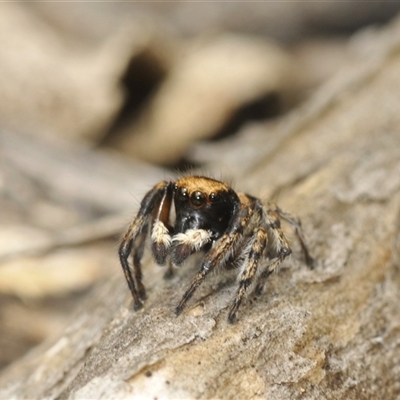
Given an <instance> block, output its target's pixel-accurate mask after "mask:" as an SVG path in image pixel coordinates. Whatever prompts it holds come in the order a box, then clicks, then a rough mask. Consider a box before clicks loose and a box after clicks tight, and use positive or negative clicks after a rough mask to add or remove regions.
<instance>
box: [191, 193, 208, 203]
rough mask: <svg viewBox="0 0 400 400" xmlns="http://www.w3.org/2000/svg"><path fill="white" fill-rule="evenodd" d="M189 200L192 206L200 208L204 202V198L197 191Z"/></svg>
mask: <svg viewBox="0 0 400 400" xmlns="http://www.w3.org/2000/svg"><path fill="white" fill-rule="evenodd" d="M190 200H191V202H192V204H193V205H195V206H197V207H200V206H202V205H203V204H204V203H205V202H206V196H204V194H203V193H201V192H199V191H198V190H197V191H196V192H193V193H192V195H191V196H190Z"/></svg>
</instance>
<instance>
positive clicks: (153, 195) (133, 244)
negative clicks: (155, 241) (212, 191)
mask: <svg viewBox="0 0 400 400" xmlns="http://www.w3.org/2000/svg"><path fill="white" fill-rule="evenodd" d="M167 185H168V183H167V182H160V183H159V184H157V185H156V186H154V188H153V189H151V190H150V191H149V192H147V194H146V195H145V197H144V198H143V200H142V202H141V204H140V209H139V211H138V213H137V215H136V217H135V219H134V220H133V221H132V222H131V224H130V225H129V227H128V229H127V231H126V233H125V235H124V236H123V238H122V241H121V244H120V246H119V250H118V253H119V259H120V262H121V266H122V269H123V271H124V275H125V279H126V281H127V283H128V286H129V289H130V291H131V293H132V297H133V301H134V308H135V310H139V309H140V308H142V307H143V303H142V301H141V296H140V292H142V294H144V293H145V292H144V287H143V284H142V282H141V279H142V271H141V265H140V259H141V254H140V252H139V253H138V254H136V252H137V251H138V250H139V247H143V244H144V243H143V242H144V240H145V235H144V233H145V231H146V229H147V226H148V224H149V215H150V214H151V213H152V212H153V210H154V209H155V208H156V206H157V205H158V204H159V202H160V198H161V196H162V193H163V190H164V188H165V187H166V186H167ZM142 233H143V235H142ZM138 239H139V242H137V240H138ZM140 244H141V245H142V246H138V245H140ZM132 249H135V254H134V262H133V273H132V267H131V266H130V265H129V261H128V258H129V255H130V254H131V252H132ZM140 251H141V250H140ZM135 278H136V279H138V281H136V282H135Z"/></svg>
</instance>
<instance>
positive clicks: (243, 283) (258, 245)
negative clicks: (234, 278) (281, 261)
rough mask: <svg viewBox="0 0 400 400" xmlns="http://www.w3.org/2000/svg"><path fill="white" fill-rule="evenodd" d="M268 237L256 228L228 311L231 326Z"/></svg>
mask: <svg viewBox="0 0 400 400" xmlns="http://www.w3.org/2000/svg"><path fill="white" fill-rule="evenodd" d="M267 242H268V235H267V232H266V231H265V230H264V229H263V228H258V229H257V230H256V231H255V233H254V236H253V241H252V244H251V248H250V252H249V254H248V257H247V259H246V261H245V264H244V269H243V272H242V275H241V277H240V282H239V289H238V291H237V293H236V297H235V300H234V302H233V304H232V307H231V309H230V311H229V315H228V321H229V322H230V323H231V324H233V323H234V322H235V321H236V313H237V311H238V309H239V306H240V304H241V303H242V301H243V299H244V298H245V296H246V294H247V292H248V289H249V287H251V285H252V283H253V281H254V278H255V277H256V274H257V269H258V264H259V261H260V258H261V257H262V256H263V254H264V250H265V247H266V246H267Z"/></svg>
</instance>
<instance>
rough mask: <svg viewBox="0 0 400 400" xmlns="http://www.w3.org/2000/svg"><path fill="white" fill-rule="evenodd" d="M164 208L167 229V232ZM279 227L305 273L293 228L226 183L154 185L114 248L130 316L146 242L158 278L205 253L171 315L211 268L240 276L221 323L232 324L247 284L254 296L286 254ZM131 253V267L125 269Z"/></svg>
mask: <svg viewBox="0 0 400 400" xmlns="http://www.w3.org/2000/svg"><path fill="white" fill-rule="evenodd" d="M172 203H174V206H175V222H174V224H173V225H171V224H170V211H171V205H172ZM281 219H282V220H285V221H287V222H289V223H290V224H291V225H292V226H293V228H294V231H295V233H296V235H297V238H298V240H299V242H300V245H301V248H302V251H303V253H304V256H305V260H306V262H307V264H308V265H309V266H312V262H313V259H312V258H311V256H310V254H309V252H308V250H307V247H306V244H305V241H304V237H303V233H302V230H301V225H300V221H299V220H298V219H296V218H294V217H292V216H291V215H289V214H287V213H285V212H283V211H282V210H280V209H279V208H278V207H276V206H275V207H272V206H270V205H269V204H264V203H263V202H261V200H259V199H257V198H255V197H253V196H250V195H248V194H245V193H236V192H235V191H234V190H233V189H232V188H231V187H229V186H228V185H227V184H226V183H223V182H220V181H217V180H214V179H211V178H207V177H204V176H186V177H183V178H181V179H179V180H177V181H176V182H171V181H170V182H167V181H163V182H160V183H158V184H157V185H155V186H154V187H153V189H151V190H150V191H149V192H148V193H147V194H146V195H145V197H144V198H143V200H142V202H141V205H140V209H139V212H138V214H137V216H136V218H135V219H134V220H133V221H132V223H131V224H130V226H129V228H128V230H127V232H126V233H125V235H124V237H123V239H122V242H121V245H120V248H119V257H120V261H121V265H122V268H123V270H124V274H125V278H126V280H127V282H128V285H129V289H130V291H131V293H132V296H133V300H134V308H135V310H139V309H140V308H142V307H143V303H142V301H143V300H144V299H145V298H146V291H145V288H144V285H143V283H142V271H141V264H140V261H141V258H142V256H143V251H144V247H145V246H144V244H145V241H146V238H147V236H150V240H151V252H152V255H153V257H154V259H155V261H156V263H157V264H159V265H164V264H166V263H167V261H168V269H167V272H166V274H165V276H166V277H170V276H172V273H173V269H172V266H180V265H181V264H182V263H183V262H184V261H185V260H186V259H187V258H188V257H189V256H190V255H191V254H193V253H196V252H199V251H204V252H205V255H204V258H203V261H202V264H201V267H200V270H199V272H198V273H197V274H196V276H195V277H194V278H193V280H192V282H191V284H190V286H189V287H188V289H187V290H186V292H185V294H184V295H183V297H182V299H181V301H180V302H179V304H178V306H177V307H176V310H175V312H176V314H177V315H179V314H180V313H181V312H182V310H183V308H184V307H185V305H186V303H187V302H188V300H189V299H190V298H191V297H192V295H193V293H194V292H195V290H196V289H197V288H198V287H199V286H200V285H201V283H202V282H203V281H204V279H205V277H206V276H207V275H208V274H209V273H210V272H211V271H213V270H214V269H215V268H216V267H225V268H226V269H232V268H239V269H240V279H239V288H238V290H237V293H236V296H235V299H234V301H233V303H232V306H231V308H230V311H229V316H228V320H229V322H231V323H233V322H235V320H236V313H237V311H238V308H239V306H240V304H241V303H242V301H243V299H244V298H245V296H246V295H247V294H248V292H249V291H250V288H251V287H252V286H253V283H254V282H256V283H257V286H256V287H255V292H256V294H260V293H261V292H262V290H263V287H264V283H265V281H266V279H267V277H268V276H269V275H270V274H271V273H272V272H273V271H274V270H275V269H276V268H277V267H278V265H279V264H280V263H281V262H282V261H283V260H284V259H285V258H286V257H287V256H289V254H290V253H291V249H290V247H289V244H288V241H287V239H286V237H285V235H284V234H283V232H282V230H281ZM131 253H133V265H132V267H131V266H130V265H129V262H128V257H129V255H130V254H131ZM263 259H266V260H267V262H266V263H265V264H264V263H261V261H263Z"/></svg>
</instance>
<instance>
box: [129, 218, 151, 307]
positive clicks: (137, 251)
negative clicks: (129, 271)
mask: <svg viewBox="0 0 400 400" xmlns="http://www.w3.org/2000/svg"><path fill="white" fill-rule="evenodd" d="M147 231H148V224H146V225H145V226H144V227H143V229H142V232H141V233H140V234H139V235H138V237H137V239H136V241H135V243H134V248H133V251H132V253H133V256H132V263H133V274H134V279H135V282H136V285H137V291H138V293H139V298H140V299H141V300H145V299H146V289H145V287H144V285H143V282H142V278H143V274H142V266H141V260H142V257H143V253H144V242H145V241H146V237H147Z"/></svg>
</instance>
